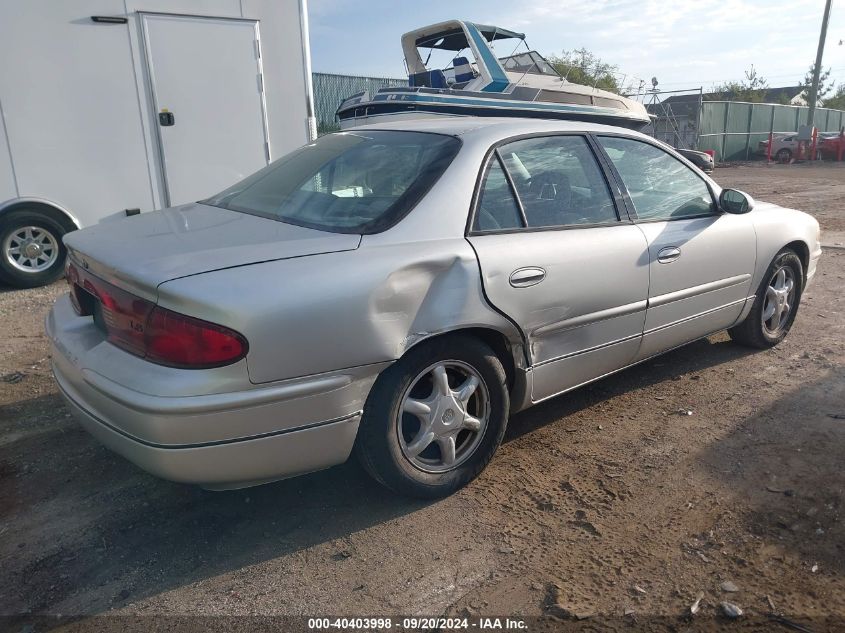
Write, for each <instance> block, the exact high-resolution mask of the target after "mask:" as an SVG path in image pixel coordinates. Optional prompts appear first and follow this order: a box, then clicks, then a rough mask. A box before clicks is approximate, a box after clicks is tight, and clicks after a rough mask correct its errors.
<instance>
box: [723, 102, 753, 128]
mask: <svg viewBox="0 0 845 633" xmlns="http://www.w3.org/2000/svg"><path fill="white" fill-rule="evenodd" d="M751 107H752V105H751V104H750V103H732V104H731V107H730V113H729V114H728V119H727V128H726V129H725V131H726V132H728V133H731V132H733V133H739V134H742V133H745V132H748V122H749V120H750V119H751Z"/></svg>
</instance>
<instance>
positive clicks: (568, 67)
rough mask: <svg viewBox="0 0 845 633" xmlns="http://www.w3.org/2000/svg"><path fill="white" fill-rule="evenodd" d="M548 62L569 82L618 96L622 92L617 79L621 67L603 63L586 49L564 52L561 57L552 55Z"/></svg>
mask: <svg viewBox="0 0 845 633" xmlns="http://www.w3.org/2000/svg"><path fill="white" fill-rule="evenodd" d="M548 61H549V63H550V64H551V65H552V66H553V67H554V69H555V70H556V71H557V72H559V73H560V75H561V77H565V78H566V80H567V81H571V82H572V83H576V84H583V85H585V86H595V87H596V88H601V89H602V90H609V91H610V92H615V93H617V94H618V93H620V92H622V86H620V85H619V80H618V79H617V78H616V74H617V72H618V71H619V67H618V66H615V65H613V64H610V63H608V62H605V61H603V60H602V59H601V58H599V57H598V56H597V55H595V54H594V53H591V52H590V51H588V50H587V49H586V48H578V49H575V50H572V51H563V53H562V54H561V55H560V57H558V56H556V55H552V56H551V57H549V60H548Z"/></svg>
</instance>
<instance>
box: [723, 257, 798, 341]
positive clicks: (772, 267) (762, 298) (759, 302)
mask: <svg viewBox="0 0 845 633" xmlns="http://www.w3.org/2000/svg"><path fill="white" fill-rule="evenodd" d="M783 267H787V268H789V269H790V270H791V274H792V280H793V283H794V295H793V298H792V301H791V302H790V304H789V305H790V308H789V313H788V314H787V315H786V317H785V320H784V322H783V324H782V325H781V326H780V327H778V328H777V329H776V331H774V332H772V331H770V330H769V329H768V328H767V327H766V326H764V323H763V311H764V309H765V305H766V294H767V291H768V288H769V285H770V283H772V281H773V278H774V277H775V275H776V274H777V273H778V271H779V270H780V269H781V268H783ZM803 290H804V266H803V265H802V263H801V258H800V257H798V255H796V254H795V252H794V251H792V250H790V249H788V248H786V249H783V250H782V251H781V252H779V253H778V254H777V255H776V256H775V258H774V260H772V263H771V264H769V267H768V269H767V270H766V274H765V275H764V276H763V280H762V281H761V282H760V287H759V288H757V293H756V295H755V298H754V306H753V307H752V308H751V312H749V313H748V316H747V317H746V318H745V320H744V321H743V322H742V323H740V324H739V325H736V326H734V327H732V328H731V329H729V330H728V334H730V337H731V339H732V340H733V341H735V342H737V343H740V344H742V345H747V346H749V347H756V348H757V349H768V348H770V347H774V346H775V345H777V344H778V343H780V342H781V341H782V340H783V339H784V338H786V335H787V334H788V333H789V330H790V328H791V327H792V324H793V323H794V322H795V315H796V314H798V306H799V305H800V303H801V293H802V292H803Z"/></svg>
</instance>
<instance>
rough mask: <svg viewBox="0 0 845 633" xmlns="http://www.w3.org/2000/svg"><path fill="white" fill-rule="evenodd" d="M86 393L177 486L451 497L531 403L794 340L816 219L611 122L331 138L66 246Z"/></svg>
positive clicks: (110, 427)
mask: <svg viewBox="0 0 845 633" xmlns="http://www.w3.org/2000/svg"><path fill="white" fill-rule="evenodd" d="M65 241H66V244H67V247H68V251H69V264H68V270H67V279H68V283H69V285H70V292H69V293H68V294H67V295H65V296H63V297H61V298H60V299H59V300H58V301H57V302H56V304H55V307H54V308H53V310H52V312H51V313H50V315H49V317H48V319H47V331H48V334H49V336H50V338H51V340H52V344H53V369H54V373H55V376H56V380H57V381H58V385H59V387H60V388H61V391H62V393H63V394H64V395H65V397H66V399H67V402H68V405H69V406H70V408H71V410H72V411H73V413H74V414H75V416H76V417H77V418H78V419H79V421H80V422H81V424H82V425H83V426H84V427H85V428H87V429H88V430H89V431H90V432H91V433H92V434H93V435H95V436H96V437H97V438H99V439H100V440H101V441H102V442H103V443H104V444H106V445H107V446H109V447H111V448H112V449H113V450H115V451H117V452H118V453H121V454H122V455H124V456H126V457H127V458H128V459H130V460H132V461H133V462H135V463H136V464H138V465H139V466H141V467H142V468H144V469H146V470H148V471H150V472H152V473H155V474H157V475H159V476H161V477H164V478H167V479H172V480H176V481H181V482H189V483H196V484H200V485H202V486H205V487H208V488H213V489H224V488H237V487H243V486H250V485H255V484H259V483H263V482H267V481H272V480H276V479H280V478H284V477H290V476H293V475H298V474H301V473H306V472H310V471H314V470H318V469H321V468H326V467H329V466H332V465H334V464H339V463H341V462H344V461H345V460H346V459H347V458H349V456H350V454H351V453H352V452H355V453H356V454H357V457H358V458H359V459H360V461H361V462H362V464H363V465H364V467H365V468H366V469H367V470H368V471H369V472H370V473H371V474H372V475H373V476H374V477H375V478H376V479H377V480H378V481H380V482H382V483H383V484H385V485H387V486H389V487H390V488H392V489H394V490H396V491H398V492H401V493H405V494H411V495H417V496H424V497H436V496H441V495H445V494H449V493H451V492H453V491H454V490H456V489H458V488H459V487H461V486H463V485H465V484H466V483H467V482H469V481H470V480H472V479H473V478H474V477H475V476H476V475H478V474H479V472H480V471H481V470H482V469H483V468H484V466H485V465H486V464H487V463H488V461H489V460H490V459H491V457H492V456H493V453H494V452H495V450H496V448H497V447H498V445H499V443H500V442H501V440H502V436H503V435H504V432H505V426H506V424H507V420H508V417H509V416H510V415H511V414H512V413H514V412H516V411H519V410H522V409H525V408H527V407H529V406H531V405H534V404H536V403H538V402H542V401H543V400H546V399H548V398H552V397H555V396H558V395H560V394H562V393H565V392H567V391H569V390H571V389H575V388H576V387H578V386H580V385H583V384H585V383H588V382H591V381H593V380H597V379H599V378H601V377H603V376H607V375H608V374H611V373H613V372H617V371H619V370H621V369H623V368H625V367H630V366H631V365H634V364H636V363H640V362H642V361H644V360H646V359H648V358H651V357H653V356H655V355H657V354H660V353H662V352H665V351H666V350H669V349H672V348H675V347H678V346H680V345H684V344H685V343H688V342H690V341H693V340H695V339H699V338H701V337H704V336H707V335H709V334H712V333H714V332H717V331H719V330H724V329H728V331H729V332H730V335H731V337H732V338H733V339H734V340H735V341H737V342H738V343H741V344H745V345H751V346H754V347H758V348H768V347H772V346H774V345H777V344H778V343H779V342H780V341H781V340H783V338H784V337H785V336H786V334H787V332H789V329H790V327H791V326H792V324H793V321H794V319H795V315H796V312H797V310H798V305H799V302H800V300H801V294H802V292H803V291H804V289H805V288H806V286H807V284H808V283H810V281H811V280H812V278H813V275H814V274H815V271H816V263H817V261H818V258H819V256H820V253H821V249H820V246H819V226H818V223H817V222H816V221H815V220H814V219H813V218H812V217H810V216H809V215H806V214H804V213H801V212H799V211H794V210H791V209H784V208H780V207H777V206H775V205H772V204H766V203H761V202H755V201H754V200H752V199H751V198H750V197H749V196H748V195H746V194H743V193H742V192H739V191H736V190H730V189H724V190H723V189H720V187H719V186H718V185H717V184H716V183H715V182H713V181H712V180H710V179H709V178H708V177H707V176H705V175H704V174H703V173H701V172H700V171H699V170H697V169H696V168H695V167H694V166H692V164H691V163H689V162H688V161H686V160H685V159H683V158H682V157H681V156H679V155H678V154H677V153H676V152H675V151H674V150H672V149H671V148H669V147H667V146H665V145H663V144H661V143H659V142H657V141H655V140H653V139H651V138H649V137H647V136H644V135H642V134H639V133H636V132H631V131H630V130H623V129H618V128H613V127H605V126H601V125H595V124H588V123H580V122H560V121H557V122H552V121H537V120H531V121H528V120H517V119H510V120H497V119H487V120H484V119H475V118H469V117H467V118H457V117H456V118H449V119H445V120H436V121H434V120H419V121H411V122H404V123H402V124H401V125H400V124H396V123H394V124H389V123H388V124H384V125H381V126H378V127H367V128H356V129H355V130H354V131H351V132H348V133H338V134H331V135H328V136H324V137H322V138H321V139H319V140H318V141H316V142H314V143H312V144H310V145H307V146H305V147H302V148H301V149H299V150H297V151H295V152H293V153H292V154H290V155H288V156H286V157H284V158H282V159H280V160H278V161H276V162H274V163H273V164H271V165H269V166H268V167H266V168H265V169H263V170H261V171H259V172H257V173H256V174H254V175H252V176H250V177H249V178H247V179H246V180H244V181H242V182H240V183H238V184H236V185H234V186H232V187H231V188H229V189H227V190H226V191H223V192H221V193H219V194H217V195H215V196H212V197H211V198H209V199H207V200H204V201H202V202H197V203H194V204H187V205H183V206H180V207H175V208H171V209H164V210H162V211H156V212H152V213H144V214H141V215H138V216H135V217H130V218H126V219H123V220H120V221H117V222H111V223H104V224H101V225H98V226H94V227H91V228H88V229H85V230H82V231H78V232H75V233H71V234H69V235H68V236H66V238H65Z"/></svg>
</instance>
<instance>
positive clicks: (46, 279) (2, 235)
mask: <svg viewBox="0 0 845 633" xmlns="http://www.w3.org/2000/svg"><path fill="white" fill-rule="evenodd" d="M24 227H37V228H38V229H41V230H42V231H46V232H48V233H49V234H50V236H52V238H53V240H54V241H55V247H54V248H55V249H56V250H57V252H56V254H55V259H54V260H53V261H52V263H51V264H50V265H49V267H47V268H45V269H43V270H34V271H31V272H28V271H26V270H23V269H22V268H21V267H17V266H15V265H14V264H13V263H12V261H10V259H15V255H13V254H11V252H9V250H8V248H7V246H8V244H11V242H9V240H10V239H12V238H13V237H14V234H15V233H16V232H17V231H19V230H21V229H23V228H24ZM66 232H67V229H66V228H65V227H64V226H63V225H62V224H61V222H59V221H57V220H55V219H53V218H52V217H50V216H48V215H46V214H45V213H41V212H38V211H30V210H27V209H21V210H16V211H10V212H8V213H5V214H3V215H2V216H0V281H2V282H4V283H6V284H8V285H10V286H15V287H17V288H35V287H36V286H43V285H45V284H49V283H51V282H53V281H55V280H56V279H58V278H59V277H61V276H62V274H63V273H64V265H65V256H66V255H67V250H66V249H65V245H64V243H63V242H62V236H63V235H64V234H65V233H66ZM51 252H52V251H51ZM50 259H52V257H51V258H50ZM48 261H49V260H48Z"/></svg>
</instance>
